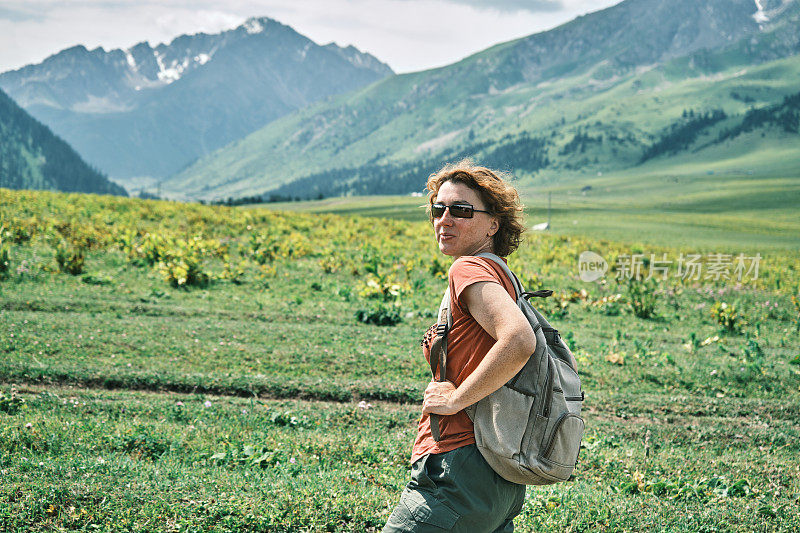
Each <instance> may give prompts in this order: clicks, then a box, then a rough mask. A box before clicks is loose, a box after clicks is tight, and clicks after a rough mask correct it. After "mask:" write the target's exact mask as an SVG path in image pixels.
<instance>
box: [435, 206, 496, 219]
mask: <svg viewBox="0 0 800 533" xmlns="http://www.w3.org/2000/svg"><path fill="white" fill-rule="evenodd" d="M446 209H449V210H450V215H451V216H453V217H455V218H472V216H473V215H474V214H475V211H477V212H478V213H488V212H489V211H484V210H483V209H475V208H474V207H472V206H471V205H469V204H453V205H444V204H438V203H437V204H433V205H432V206H431V215H433V218H439V217H441V216H442V215H444V212H445V210H446Z"/></svg>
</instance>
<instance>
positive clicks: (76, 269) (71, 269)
mask: <svg viewBox="0 0 800 533" xmlns="http://www.w3.org/2000/svg"><path fill="white" fill-rule="evenodd" d="M56 263H58V269H59V270H60V271H61V272H64V273H66V274H71V275H73V276H77V275H78V274H81V273H82V272H83V263H84V249H83V248H82V247H80V246H74V245H70V244H67V243H66V242H65V241H61V242H60V243H59V244H58V245H56Z"/></svg>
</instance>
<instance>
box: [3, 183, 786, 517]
mask: <svg viewBox="0 0 800 533" xmlns="http://www.w3.org/2000/svg"><path fill="white" fill-rule="evenodd" d="M420 200H421V199H420V198H408V199H395V198H386V199H377V201H376V200H373V202H375V203H373V204H372V205H371V206H367V207H365V206H364V204H363V203H362V204H361V205H359V204H358V202H357V201H353V202H351V201H344V202H338V201H337V202H334V201H328V203H327V206H325V208H326V209H327V210H331V211H333V210H339V211H345V210H351V212H352V210H359V209H362V211H361V214H367V212H368V211H369V210H370V209H372V210H373V211H372V214H377V212H376V211H379V210H380V209H386V208H392V206H394V207H397V208H398V209H401V210H403V209H405V212H406V213H409V214H411V213H414V214H415V216H418V214H419V211H417V209H418V208H417V207H414V206H415V205H420V204H421V201H420ZM378 202H383V203H378ZM0 203H2V205H3V206H4V209H3V211H2V214H1V216H2V221H0V227H2V230H0V238H2V241H0V257H7V258H8V259H7V261H8V266H7V267H5V268H3V269H2V276H0V353H1V354H2V357H1V358H0V393H1V394H0V472H1V473H2V478H0V479H2V481H0V530H2V531H20V532H21V531H52V530H58V529H73V530H86V531H92V530H98V529H99V530H101V531H200V530H213V531H230V532H234V531H264V530H268V531H303V530H308V531H378V530H380V527H381V526H382V524H383V523H384V521H385V519H386V517H387V516H388V513H389V512H390V510H391V508H392V506H393V505H394V504H395V503H396V501H397V498H398V497H399V494H400V491H401V490H402V487H403V485H404V484H405V482H406V481H407V479H408V469H409V466H408V459H409V457H410V449H411V444H412V441H413V436H414V432H415V428H416V420H417V417H418V416H419V399H420V398H421V395H422V391H423V390H424V387H425V385H426V383H427V381H428V380H429V377H428V375H429V370H428V368H427V365H426V364H425V362H424V360H423V358H422V357H421V355H420V352H419V340H420V337H421V335H422V333H423V332H424V330H425V329H426V328H427V326H429V325H430V324H431V322H432V321H433V315H434V313H435V308H436V305H437V302H438V300H439V298H440V295H441V292H442V291H443V289H444V286H445V281H444V276H445V274H446V271H447V268H448V266H449V262H448V261H447V260H446V259H445V258H443V257H441V256H439V255H437V252H436V250H435V246H434V244H433V242H432V239H431V236H430V229H429V226H428V225H427V223H426V222H424V221H420V222H411V221H409V220H392V219H381V218H375V217H360V216H340V215H330V214H322V213H314V212H307V213H299V212H294V213H287V212H275V211H271V210H267V209H260V208H249V209H243V208H225V207H209V206H200V205H191V204H176V203H170V202H152V201H142V200H134V199H121V198H108V197H95V196H89V195H85V196H81V195H64V194H54V193H47V192H11V191H5V190H0ZM6 206H8V207H7V208H6ZM292 207H303V208H308V209H315V208H318V207H322V206H314V205H309V204H306V205H302V204H297V205H292ZM363 209H367V211H363ZM695 245H697V243H694V244H693V246H695ZM639 246H642V245H639ZM587 248H591V249H593V250H595V251H597V252H598V253H600V254H601V255H603V256H604V257H606V258H608V259H609V261H611V262H613V260H614V258H616V257H618V256H619V255H620V254H624V253H630V252H631V251H632V247H631V246H629V245H627V244H621V243H617V242H614V241H609V240H604V239H596V240H594V239H592V238H587V237H577V236H568V235H553V234H532V235H531V236H530V238H529V241H528V243H527V244H525V245H524V246H523V248H522V249H521V250H520V251H519V252H517V253H516V254H515V255H514V256H512V258H511V264H512V266H513V267H514V268H515V270H517V272H518V273H519V274H520V276H521V277H522V278H523V280H524V282H525V283H526V285H527V286H528V287H529V288H536V287H547V288H552V289H554V290H555V295H554V296H553V297H551V298H548V299H547V300H545V301H544V302H542V304H541V307H542V309H543V311H544V312H545V314H546V315H548V316H549V317H550V318H551V320H552V321H553V323H554V324H556V326H557V327H558V328H559V329H560V330H561V331H562V334H563V335H564V337H565V338H566V339H567V341H568V343H569V344H570V345H571V346H572V347H573V349H574V351H575V354H576V357H577V359H578V362H579V367H580V373H581V376H582V379H583V384H584V389H585V390H586V394H587V396H586V403H585V405H584V407H585V409H584V414H585V417H586V421H587V431H586V436H585V439H584V443H583V447H582V450H581V455H580V464H579V467H578V469H577V472H576V475H575V479H574V480H573V481H572V482H570V483H565V484H561V485H558V486H554V487H540V488H530V489H529V490H528V492H527V498H526V503H525V506H524V509H523V513H522V515H521V516H520V517H519V518H518V519H517V521H516V526H517V530H518V531H523V532H528V531H530V532H533V531H564V530H570V529H571V530H575V531H588V530H609V531H642V530H647V529H652V528H653V525H654V524H657V528H659V529H662V530H677V531H714V530H718V531H742V532H749V531H787V532H789V531H795V530H797V529H798V528H800V522H798V516H800V484H799V482H798V480H800V470H798V464H799V463H798V457H800V444H799V443H800V425H799V424H798V420H800V410H799V409H800V408H799V407H798V406H800V366H798V365H800V341H798V331H800V302H798V301H797V300H796V299H795V300H794V301H793V300H792V297H793V296H795V295H797V293H798V289H800V263H798V261H799V260H800V259H798V256H797V254H796V252H795V251H790V250H786V251H782V250H779V249H775V250H772V251H771V252H770V254H769V262H768V263H767V264H768V265H769V268H766V267H765V269H764V271H763V272H762V276H761V277H759V279H758V280H748V279H745V280H744V282H743V283H741V284H736V283H734V282H733V281H725V280H719V281H713V280H700V281H692V280H683V281H682V280H681V279H680V278H679V277H677V276H676V275H675V273H674V272H670V275H669V277H668V279H667V280H665V281H650V282H641V283H645V285H644V286H642V285H639V284H638V283H628V282H626V281H624V280H621V281H619V282H617V281H615V279H614V276H613V275H609V276H607V279H606V282H605V283H584V282H582V281H580V280H579V279H578V277H577V267H576V257H577V254H578V253H580V251H582V250H585V249H587ZM680 250H681V249H680V248H673V247H661V248H658V250H657V251H659V252H662V251H663V252H664V253H668V254H672V255H673V256H675V255H677V254H678V253H679V252H680ZM80 254H82V255H80ZM79 256H81V257H82V258H83V260H82V261H81V260H79V259H78V257H79ZM59 261H60V262H59ZM3 264H4V265H5V261H4V262H3ZM70 269H72V274H70V273H68V272H67V271H68V270H70ZM723 302H724V303H725V304H726V307H725V308H724V309H725V311H724V312H722V315H720V314H719V313H720V312H721V311H720V309H721V308H720V305H721V304H722V303H723ZM795 302H797V303H795ZM634 306H637V308H638V309H642V308H646V309H648V310H649V313H648V315H649V316H646V317H645V316H643V315H640V316H636V315H635V314H634V312H633V309H634ZM712 309H716V310H717V314H716V315H715V314H714V313H712V311H711V310H712ZM377 324H384V325H377ZM387 324H394V325H387ZM361 402H363V403H361Z"/></svg>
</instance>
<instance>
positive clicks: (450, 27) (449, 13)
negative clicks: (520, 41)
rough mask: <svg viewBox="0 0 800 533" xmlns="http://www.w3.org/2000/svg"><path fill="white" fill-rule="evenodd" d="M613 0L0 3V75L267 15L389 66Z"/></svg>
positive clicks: (482, 43) (467, 50) (525, 31)
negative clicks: (55, 57)
mask: <svg viewBox="0 0 800 533" xmlns="http://www.w3.org/2000/svg"><path fill="white" fill-rule="evenodd" d="M619 1H620V0H226V1H224V2H220V1H218V0H216V1H211V0H0V72H5V71H7V70H12V69H16V68H19V67H21V66H23V65H27V64H30V63H38V62H40V61H42V60H43V59H44V58H45V57H47V56H49V55H51V54H54V53H56V52H58V51H60V50H63V49H64V48H67V47H69V46H73V45H76V44H83V45H85V46H86V47H87V48H90V49H91V48H95V47H97V46H103V47H104V48H106V49H111V48H127V47H129V46H131V45H133V44H136V43H138V42H141V41H150V43H151V44H153V45H155V44H157V43H161V42H169V41H170V40H171V39H172V38H174V37H176V36H178V35H181V34H184V33H197V32H201V31H202V32H206V33H217V32H219V31H221V30H225V29H229V28H233V27H235V26H238V25H239V24H241V23H242V22H243V21H244V20H245V19H247V18H248V17H252V16H268V17H271V18H274V19H276V20H278V21H280V22H282V23H284V24H288V25H289V26H292V27H293V28H294V29H295V30H297V31H298V32H300V33H302V34H303V35H305V36H307V37H309V38H310V39H312V40H314V41H316V42H317V43H319V44H327V43H329V42H331V41H335V42H337V43H338V44H340V45H348V44H352V45H354V46H356V47H357V48H359V49H361V50H363V51H366V52H370V53H371V54H373V55H375V56H376V57H378V58H379V59H381V60H382V61H384V62H386V63H388V64H389V66H391V67H392V68H393V69H394V70H395V71H397V72H410V71H415V70H423V69H427V68H431V67H437V66H441V65H446V64H448V63H452V62H454V61H457V60H459V59H461V58H463V57H466V56H468V55H470V54H472V53H474V52H477V51H479V50H483V49H484V48H487V47H489V46H491V45H493V44H496V43H499V42H503V41H508V40H510V39H514V38H517V37H522V36H525V35H529V34H531V33H536V32H539V31H542V30H546V29H550V28H553V27H555V26H558V25H559V24H562V23H564V22H567V21H569V20H571V19H573V18H575V17H576V16H578V15H581V14H584V13H587V12H590V11H596V10H599V9H602V8H604V7H607V6H610V5H613V4H616V3H618V2H619Z"/></svg>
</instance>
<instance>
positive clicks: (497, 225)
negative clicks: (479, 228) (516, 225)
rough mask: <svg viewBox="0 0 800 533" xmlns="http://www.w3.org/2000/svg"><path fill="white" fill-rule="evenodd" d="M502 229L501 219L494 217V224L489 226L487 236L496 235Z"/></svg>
mask: <svg viewBox="0 0 800 533" xmlns="http://www.w3.org/2000/svg"><path fill="white" fill-rule="evenodd" d="M498 231H500V221H498V220H497V219H496V218H495V217H492V224H491V225H490V226H489V231H488V232H486V236H487V237H494V234H495V233H497V232H498Z"/></svg>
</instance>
